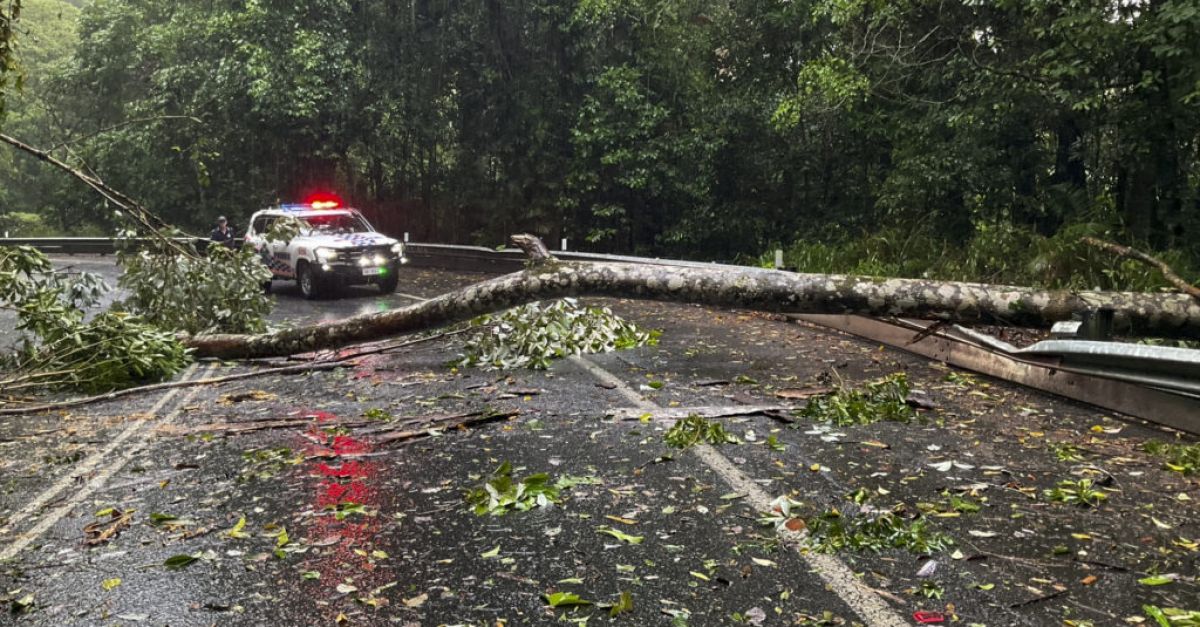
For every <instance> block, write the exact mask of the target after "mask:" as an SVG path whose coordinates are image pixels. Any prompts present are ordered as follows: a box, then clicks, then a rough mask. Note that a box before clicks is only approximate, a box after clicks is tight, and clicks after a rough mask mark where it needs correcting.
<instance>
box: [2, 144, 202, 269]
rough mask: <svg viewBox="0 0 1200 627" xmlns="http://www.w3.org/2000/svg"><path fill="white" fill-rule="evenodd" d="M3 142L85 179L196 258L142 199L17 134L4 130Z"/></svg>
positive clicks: (170, 245)
mask: <svg viewBox="0 0 1200 627" xmlns="http://www.w3.org/2000/svg"><path fill="white" fill-rule="evenodd" d="M0 142H3V143H5V144H8V145H9V146H12V147H13V148H16V149H17V150H20V151H21V152H24V153H27V154H29V155H32V156H33V157H34V158H36V159H38V160H39V161H43V162H45V163H48V164H50V165H52V166H54V167H56V168H58V169H60V170H62V171H64V172H66V173H67V174H70V175H71V176H73V177H75V178H77V179H79V180H80V181H82V182H83V184H85V185H87V186H88V187H90V188H92V189H93V190H95V191H96V192H97V193H99V194H100V195H101V196H103V197H104V198H105V199H106V200H108V201H109V202H111V203H113V204H114V205H116V206H118V207H120V208H121V209H123V210H124V211H125V213H127V214H129V216H130V217H131V218H133V220H134V222H136V223H138V224H139V225H140V226H141V227H142V228H143V229H145V230H146V231H147V232H148V233H150V234H151V235H152V236H154V237H155V238H157V239H158V240H159V241H161V242H162V243H163V244H164V245H165V246H167V247H168V248H170V249H172V250H174V251H175V252H176V253H179V254H181V255H184V256H187V257H194V256H195V255H196V253H195V251H193V250H191V249H189V248H187V247H185V246H183V245H181V244H180V243H179V242H176V241H175V240H174V239H172V238H171V237H169V236H167V235H166V232H168V231H170V230H172V227H171V225H169V224H167V223H166V222H163V221H162V219H161V218H159V217H158V216H156V215H154V214H153V213H152V212H150V210H148V209H146V208H145V207H143V206H142V205H141V203H139V202H138V201H136V200H134V199H133V198H130V197H129V196H127V195H125V194H123V193H122V192H120V191H118V190H116V189H113V188H112V187H109V185H108V184H107V183H105V182H104V181H102V180H101V179H100V177H98V176H93V175H89V174H85V173H84V172H82V171H80V170H78V169H76V168H72V167H71V166H69V165H67V164H66V163H63V162H62V161H60V160H59V159H56V158H55V157H54V155H51V154H50V153H49V152H47V151H45V150H39V149H37V148H34V147H33V146H30V145H29V144H26V143H25V142H23V141H21V140H19V139H16V138H15V137H10V136H8V135H4V134H3V133H0Z"/></svg>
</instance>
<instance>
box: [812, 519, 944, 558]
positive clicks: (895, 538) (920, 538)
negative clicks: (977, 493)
mask: <svg viewBox="0 0 1200 627" xmlns="http://www.w3.org/2000/svg"><path fill="white" fill-rule="evenodd" d="M805 522H806V524H807V526H808V532H809V534H810V537H809V543H810V545H811V546H812V547H813V549H815V550H817V551H820V552H822V553H836V552H838V551H855V552H860V551H872V552H876V553H878V552H880V551H883V550H886V549H901V550H905V551H908V552H910V553H915V554H928V553H932V552H935V551H941V550H943V549H946V548H947V547H949V546H951V545H952V544H954V542H953V540H951V539H950V537H949V536H946V535H945V534H942V533H940V532H937V531H935V530H933V529H931V528H930V527H929V522H928V521H927V520H925V519H923V518H918V519H915V520H905V519H903V518H901V517H900V516H899V515H897V514H896V513H895V512H890V511H862V512H860V513H858V514H857V515H854V516H847V515H844V514H842V513H841V512H840V511H838V510H836V509H831V510H827V511H825V512H823V513H821V514H820V515H819V516H814V517H811V518H808V519H806V521H805Z"/></svg>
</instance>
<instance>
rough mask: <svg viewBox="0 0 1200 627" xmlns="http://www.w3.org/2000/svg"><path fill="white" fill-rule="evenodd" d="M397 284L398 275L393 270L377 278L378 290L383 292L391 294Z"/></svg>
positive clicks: (398, 281)
mask: <svg viewBox="0 0 1200 627" xmlns="http://www.w3.org/2000/svg"><path fill="white" fill-rule="evenodd" d="M399 284H400V277H399V276H397V274H396V273H395V272H392V273H391V274H389V275H387V276H386V277H384V278H382V279H380V280H379V291H380V292H382V293H384V294H391V293H392V292H395V291H396V286H397V285H399Z"/></svg>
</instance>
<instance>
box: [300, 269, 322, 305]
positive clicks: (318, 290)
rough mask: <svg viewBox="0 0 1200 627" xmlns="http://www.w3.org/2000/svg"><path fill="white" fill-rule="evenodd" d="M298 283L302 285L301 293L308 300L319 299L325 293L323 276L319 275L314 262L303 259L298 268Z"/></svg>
mask: <svg viewBox="0 0 1200 627" xmlns="http://www.w3.org/2000/svg"><path fill="white" fill-rule="evenodd" d="M296 283H297V284H298V285H299V286H300V293H301V294H303V295H304V298H306V299H308V300H315V299H318V298H320V297H321V296H322V295H323V294H324V293H325V286H324V285H323V284H322V281H321V277H318V276H317V273H316V272H314V271H313V269H312V264H309V263H308V262H307V261H301V262H300V264H299V267H297V268H296Z"/></svg>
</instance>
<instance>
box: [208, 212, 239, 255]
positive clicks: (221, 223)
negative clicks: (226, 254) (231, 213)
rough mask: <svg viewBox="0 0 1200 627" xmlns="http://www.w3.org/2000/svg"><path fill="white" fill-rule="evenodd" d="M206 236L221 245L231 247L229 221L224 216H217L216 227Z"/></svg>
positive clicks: (231, 233)
mask: <svg viewBox="0 0 1200 627" xmlns="http://www.w3.org/2000/svg"><path fill="white" fill-rule="evenodd" d="M208 237H209V239H211V240H212V241H214V242H219V243H220V244H221V245H223V246H229V247H231V248H232V247H233V230H232V229H230V228H229V221H228V220H226V219H225V216H221V217H219V218H217V228H215V229H213V230H212V233H211V234H210V235H209V236H208Z"/></svg>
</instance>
